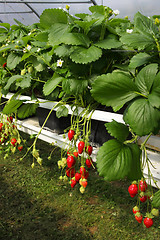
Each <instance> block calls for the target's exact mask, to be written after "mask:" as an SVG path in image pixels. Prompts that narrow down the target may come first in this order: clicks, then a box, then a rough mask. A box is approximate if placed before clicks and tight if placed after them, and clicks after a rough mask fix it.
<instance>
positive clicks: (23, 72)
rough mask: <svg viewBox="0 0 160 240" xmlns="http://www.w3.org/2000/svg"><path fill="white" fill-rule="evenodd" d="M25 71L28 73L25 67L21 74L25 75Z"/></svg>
mask: <svg viewBox="0 0 160 240" xmlns="http://www.w3.org/2000/svg"><path fill="white" fill-rule="evenodd" d="M25 73H26V69H25V68H24V69H22V70H21V75H22V76H23V75H25Z"/></svg>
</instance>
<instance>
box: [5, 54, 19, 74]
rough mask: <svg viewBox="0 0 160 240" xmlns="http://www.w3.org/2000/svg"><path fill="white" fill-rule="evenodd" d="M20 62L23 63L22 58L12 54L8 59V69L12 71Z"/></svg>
mask: <svg viewBox="0 0 160 240" xmlns="http://www.w3.org/2000/svg"><path fill="white" fill-rule="evenodd" d="M20 61H21V56H19V55H17V54H16V53H13V52H11V53H10V54H9V56H8V58H7V67H8V68H9V69H10V70H12V69H14V68H15V67H16V66H17V65H18V64H19V63H20Z"/></svg>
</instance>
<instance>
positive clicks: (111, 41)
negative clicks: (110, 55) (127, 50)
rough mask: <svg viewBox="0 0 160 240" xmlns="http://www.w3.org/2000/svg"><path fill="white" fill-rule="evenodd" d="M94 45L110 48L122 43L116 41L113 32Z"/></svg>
mask: <svg viewBox="0 0 160 240" xmlns="http://www.w3.org/2000/svg"><path fill="white" fill-rule="evenodd" d="M94 45H95V46H97V47H100V48H103V49H111V48H118V47H120V46H121V45H122V43H121V42H120V41H118V39H117V37H116V36H115V35H114V34H109V35H108V36H107V38H105V39H104V40H102V41H100V42H98V43H96V44H94Z"/></svg>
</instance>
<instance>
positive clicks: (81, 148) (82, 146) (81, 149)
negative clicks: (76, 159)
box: [78, 141, 85, 154]
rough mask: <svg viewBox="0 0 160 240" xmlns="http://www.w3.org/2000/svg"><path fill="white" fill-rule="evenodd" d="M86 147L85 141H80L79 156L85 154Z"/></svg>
mask: <svg viewBox="0 0 160 240" xmlns="http://www.w3.org/2000/svg"><path fill="white" fill-rule="evenodd" d="M84 146H85V143H84V142H83V141H80V142H79V143H78V153H79V154H81V153H82V152H83V149H84Z"/></svg>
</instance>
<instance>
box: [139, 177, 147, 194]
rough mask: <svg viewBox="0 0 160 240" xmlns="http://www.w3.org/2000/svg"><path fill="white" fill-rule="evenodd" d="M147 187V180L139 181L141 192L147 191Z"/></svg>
mask: <svg viewBox="0 0 160 240" xmlns="http://www.w3.org/2000/svg"><path fill="white" fill-rule="evenodd" d="M146 189H147V183H146V181H145V180H140V182H139V190H141V192H145V191H146Z"/></svg>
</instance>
